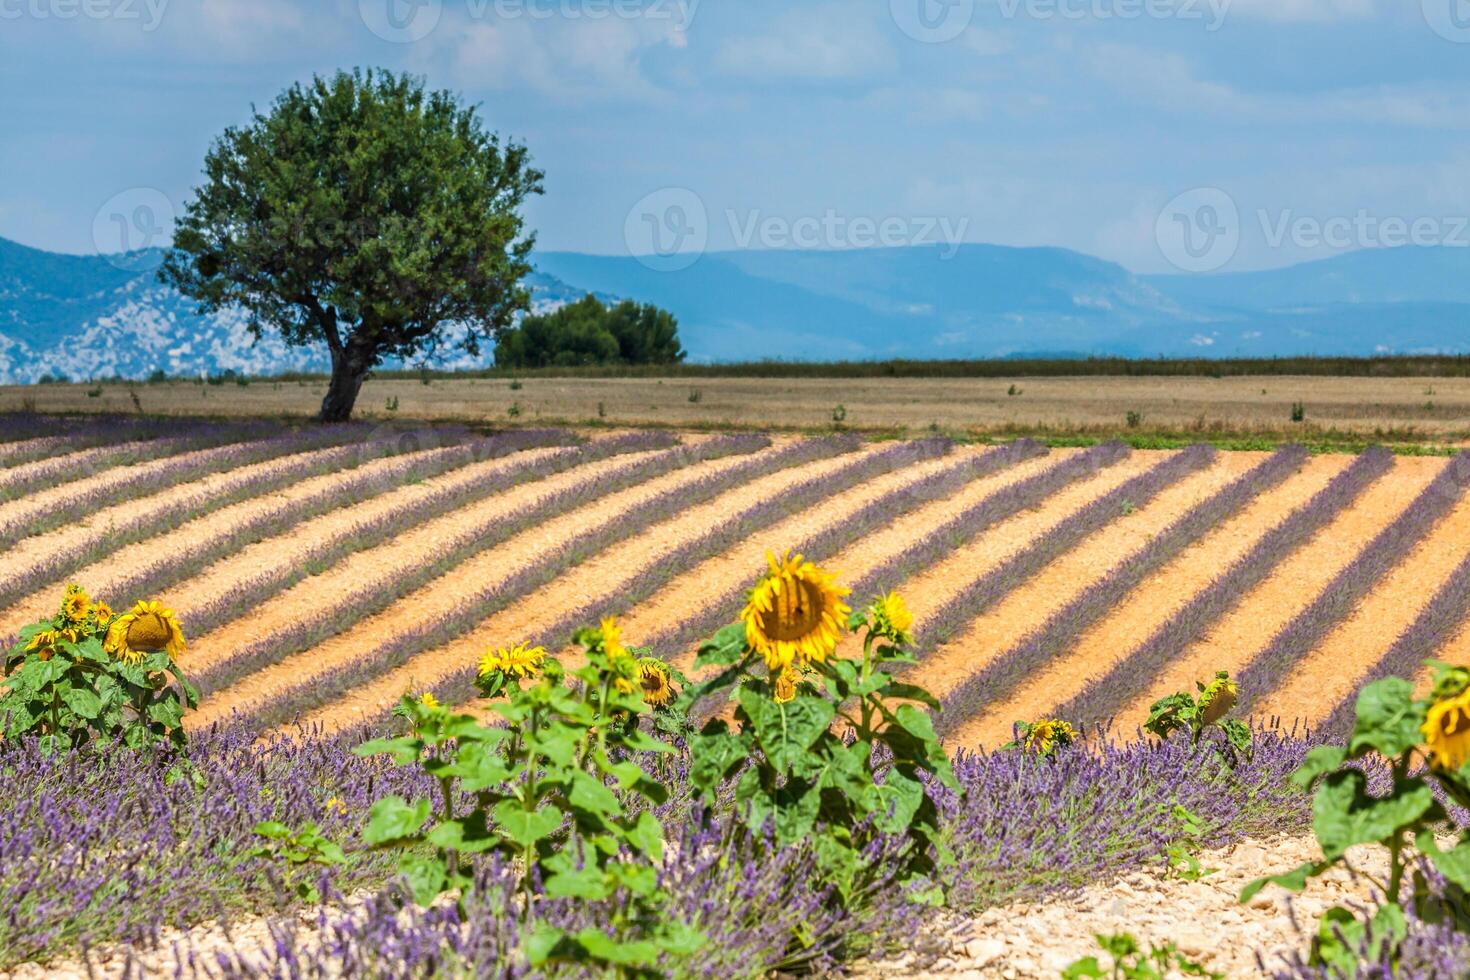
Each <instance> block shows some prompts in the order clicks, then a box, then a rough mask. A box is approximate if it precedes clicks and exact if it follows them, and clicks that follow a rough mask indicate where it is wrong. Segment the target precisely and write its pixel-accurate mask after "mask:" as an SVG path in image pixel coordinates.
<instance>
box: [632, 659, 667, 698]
mask: <svg viewBox="0 0 1470 980" xmlns="http://www.w3.org/2000/svg"><path fill="white" fill-rule="evenodd" d="M638 680H639V682H640V684H641V685H642V687H643V700H644V701H647V702H648V703H649V704H651V705H653V706H654V707H655V708H659V707H662V706H664V705H666V704H668V703H669V702H670V701H672V700H673V699H674V687H673V684H672V683H670V681H669V666H668V664H666V663H664V662H663V661H662V660H660V659H658V658H657V657H641V658H639V660H638Z"/></svg>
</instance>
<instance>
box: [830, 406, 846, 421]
mask: <svg viewBox="0 0 1470 980" xmlns="http://www.w3.org/2000/svg"><path fill="white" fill-rule="evenodd" d="M832 421H833V422H836V423H837V424H839V425H841V424H842V423H843V422H846V421H847V406H846V405H838V406H837V407H836V408H834V409H832Z"/></svg>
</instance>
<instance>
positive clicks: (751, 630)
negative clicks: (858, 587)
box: [740, 552, 851, 673]
mask: <svg viewBox="0 0 1470 980" xmlns="http://www.w3.org/2000/svg"><path fill="white" fill-rule="evenodd" d="M766 561H767V563H768V564H769V565H770V570H769V571H768V572H767V573H766V574H765V575H764V576H762V577H761V579H760V581H758V582H756V584H755V588H753V589H751V590H750V595H749V598H748V599H747V601H746V604H745V608H744V609H743V610H741V613H740V618H741V619H742V620H743V621H744V622H745V642H746V643H747V644H748V645H749V646H750V648H751V649H752V650H755V651H756V652H757V653H759V654H761V656H763V657H765V660H766V667H767V669H769V670H770V671H772V672H773V673H774V672H776V671H779V670H782V669H784V668H786V667H790V666H791V665H792V664H793V663H802V664H806V663H810V662H812V661H816V662H817V663H821V662H822V661H825V660H826V659H827V657H829V656H830V655H831V654H832V652H833V651H834V650H836V649H837V640H838V638H839V637H840V636H841V634H842V624H843V623H844V622H845V621H846V619H847V614H848V613H849V612H850V611H851V610H849V609H848V607H847V606H846V604H844V603H843V601H842V597H843V596H845V595H847V594H848V591H849V590H848V589H845V588H842V587H841V586H839V585H838V584H837V582H836V580H835V579H834V578H833V576H832V575H831V574H830V573H828V572H824V571H823V570H822V569H820V568H818V567H817V566H816V565H813V564H812V563H811V562H809V561H804V560H803V559H802V557H801V555H795V556H793V555H791V554H789V553H788V554H787V555H786V556H784V557H782V558H780V559H777V557H776V556H775V555H774V554H772V553H771V552H767V553H766Z"/></svg>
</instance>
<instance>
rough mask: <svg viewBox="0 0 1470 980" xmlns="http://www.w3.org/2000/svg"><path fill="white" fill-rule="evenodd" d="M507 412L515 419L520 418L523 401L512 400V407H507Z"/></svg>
mask: <svg viewBox="0 0 1470 980" xmlns="http://www.w3.org/2000/svg"><path fill="white" fill-rule="evenodd" d="M505 414H507V415H509V416H510V417H511V418H513V419H518V418H520V417H521V403H520V402H511V405H510V408H507V409H506V410H505Z"/></svg>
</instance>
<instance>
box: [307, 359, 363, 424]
mask: <svg viewBox="0 0 1470 980" xmlns="http://www.w3.org/2000/svg"><path fill="white" fill-rule="evenodd" d="M370 367H371V364H370V363H369V362H368V360H367V359H366V358H361V357H357V356H355V352H354V351H353V350H352V349H351V348H350V347H349V348H348V349H347V350H345V351H341V352H338V351H333V352H332V381H331V383H330V384H329V385H327V397H325V398H323V399H322V411H321V414H320V415H319V416H317V419H318V421H321V422H346V421H348V420H349V419H351V418H352V406H353V405H355V404H356V403H357V393H358V392H359V391H361V390H362V383H363V381H364V380H365V379H366V378H367V373H368V370H369V368H370Z"/></svg>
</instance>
